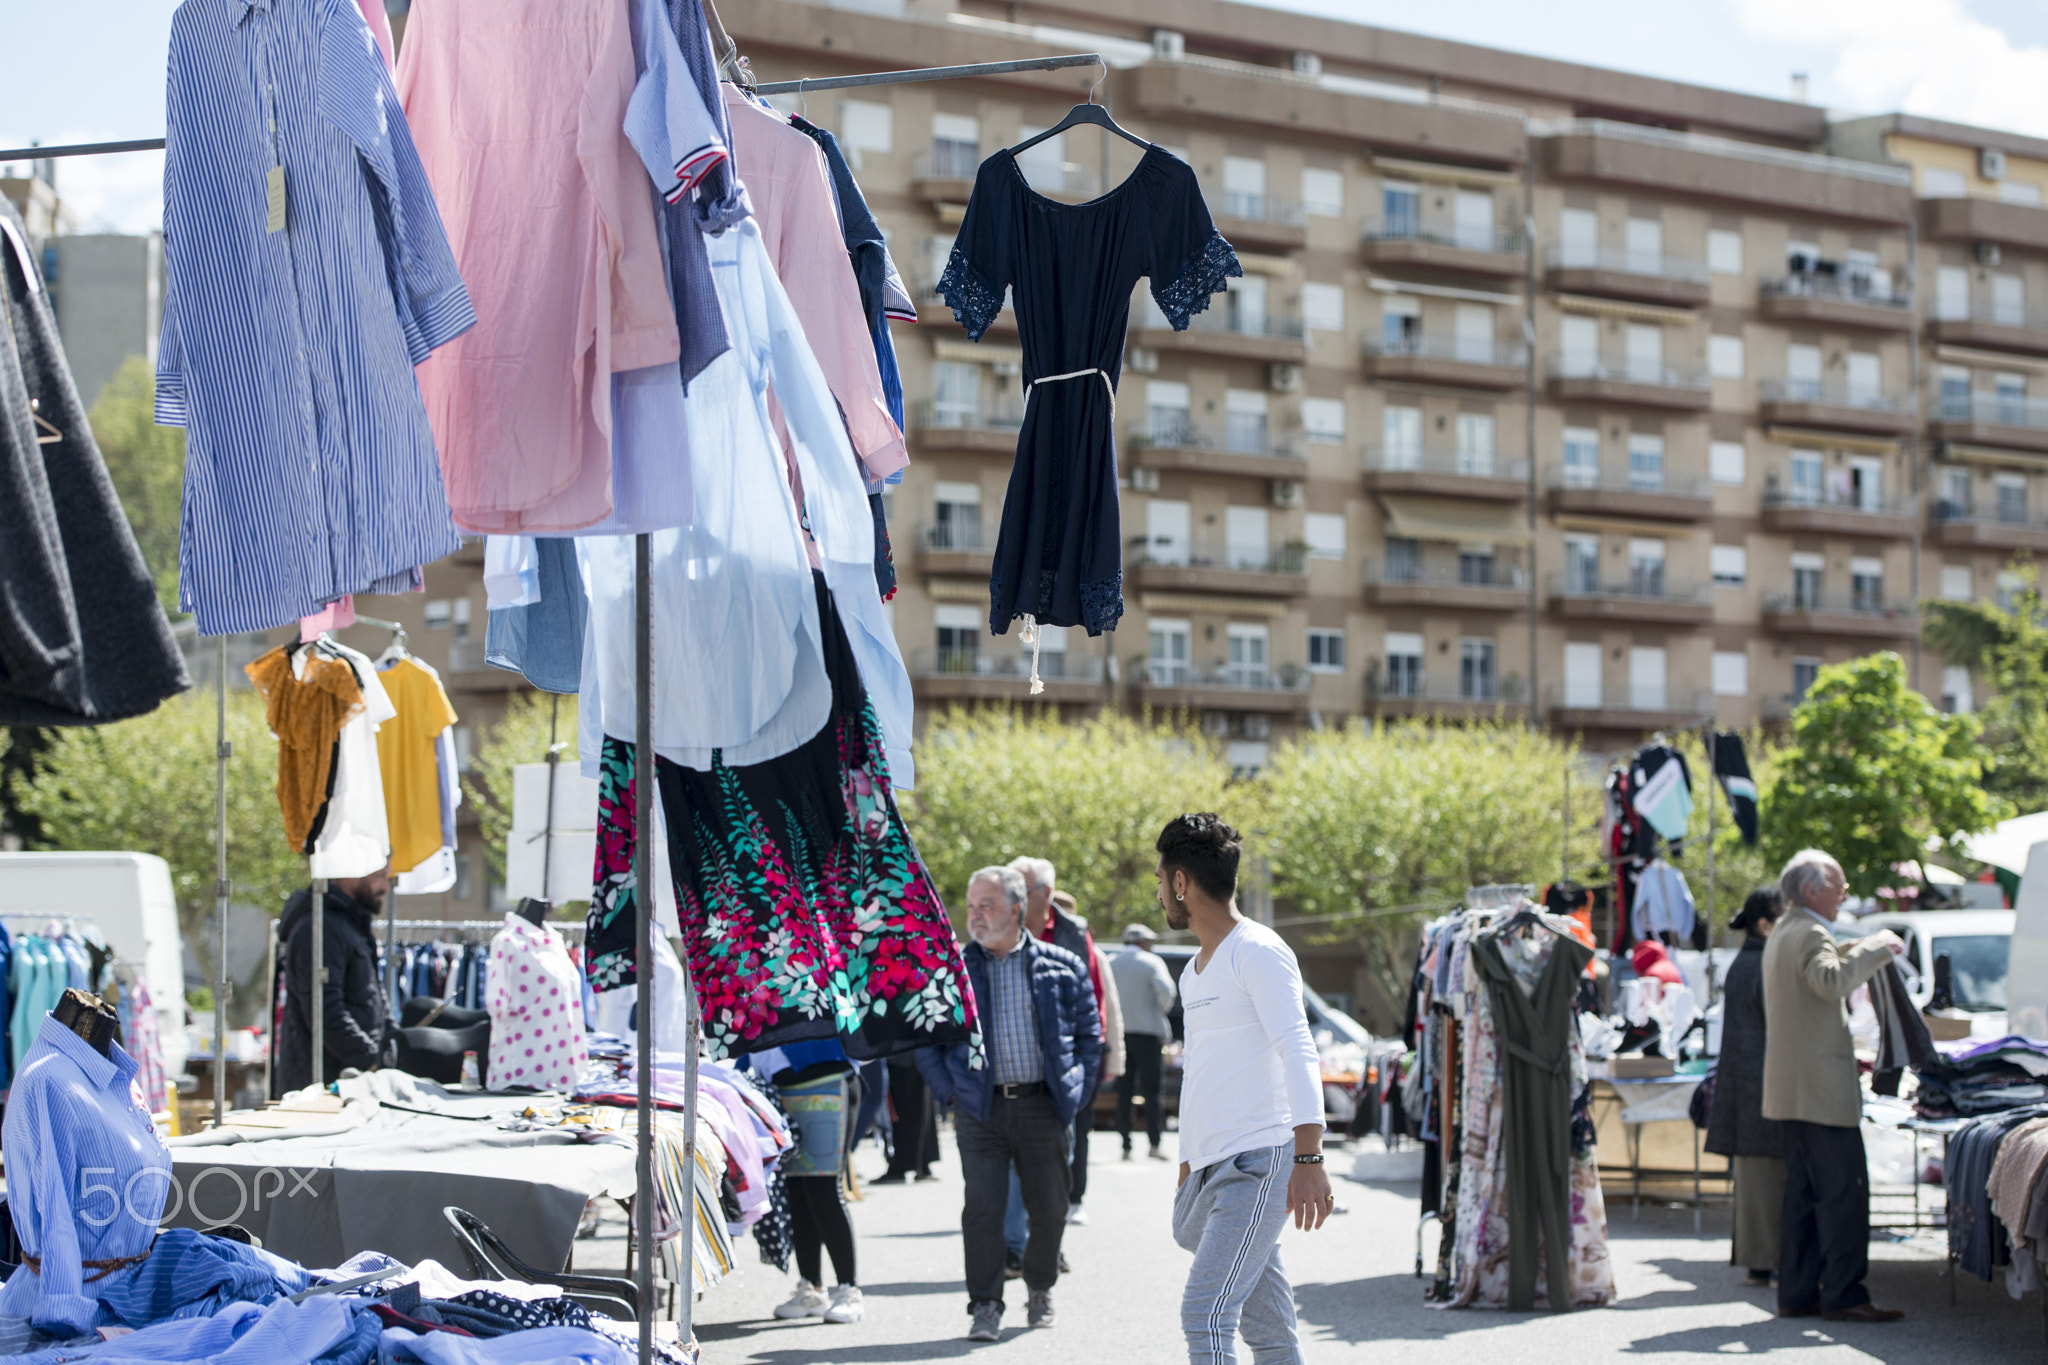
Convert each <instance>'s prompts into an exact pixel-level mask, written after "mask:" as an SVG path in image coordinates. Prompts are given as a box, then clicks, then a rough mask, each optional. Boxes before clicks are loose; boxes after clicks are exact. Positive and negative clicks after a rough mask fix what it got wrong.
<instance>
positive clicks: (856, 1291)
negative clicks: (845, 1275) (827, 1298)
mask: <svg viewBox="0 0 2048 1365" xmlns="http://www.w3.org/2000/svg"><path fill="white" fill-rule="evenodd" d="M865 1316H867V1311H866V1310H865V1309H863V1308H862V1307H861V1305H860V1286H859V1285H857V1284H835V1285H833V1286H832V1306H831V1307H830V1308H827V1309H826V1310H825V1321H827V1322H859V1321H860V1320H861V1319H862V1318H863V1317H865Z"/></svg>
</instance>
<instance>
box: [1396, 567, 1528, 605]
mask: <svg viewBox="0 0 2048 1365" xmlns="http://www.w3.org/2000/svg"><path fill="white" fill-rule="evenodd" d="M1365 595H1366V597H1367V598H1369V599H1370V600H1371V601H1372V602H1373V603H1374V604H1375V605H1377V606H1382V607H1418V608H1424V609H1431V608H1433V609H1436V610H1439V611H1526V610H1527V609H1528V606H1529V576H1528V574H1527V573H1526V572H1525V571H1524V570H1523V569H1522V568H1521V566H1520V565H1495V566H1494V567H1493V569H1492V570H1491V571H1489V572H1487V573H1484V574H1478V573H1473V572H1471V571H1469V570H1460V569H1450V568H1441V569H1439V568H1430V567H1426V566H1423V565H1419V564H1398V563H1397V564H1369V565H1367V566H1366V570H1365Z"/></svg>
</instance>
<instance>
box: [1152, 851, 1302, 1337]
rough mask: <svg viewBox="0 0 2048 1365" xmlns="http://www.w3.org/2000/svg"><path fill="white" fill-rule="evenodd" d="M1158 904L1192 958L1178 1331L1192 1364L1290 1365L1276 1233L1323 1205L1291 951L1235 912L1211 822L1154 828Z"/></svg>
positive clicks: (1232, 871)
mask: <svg viewBox="0 0 2048 1365" xmlns="http://www.w3.org/2000/svg"><path fill="white" fill-rule="evenodd" d="M1156 847H1157V849H1158V851H1159V868H1158V877H1159V903H1160V905H1161V906H1162V907H1163V908H1164V909H1165V911H1166V922H1167V924H1168V925H1169V926H1171V927H1172V928H1174V929H1189V928H1192V929H1193V930H1194V931H1195V937H1196V938H1197V939H1199V940H1200V941H1201V945H1202V946H1201V950H1200V951H1199V952H1198V953H1196V954H1195V956H1194V958H1193V959H1192V960H1191V961H1190V962H1189V963H1188V965H1187V966H1186V967H1185V968H1184V969H1183V970H1182V972H1181V978H1180V998H1181V1008H1182V1011H1183V1021H1184V1028H1185V1032H1186V1035H1187V1041H1186V1051H1185V1052H1184V1054H1183V1056H1182V1068H1183V1079H1182V1083H1181V1098H1180V1154H1181V1166H1180V1181H1181V1183H1180V1192H1179V1193H1178V1194H1177V1195H1176V1196H1175V1197H1174V1204H1173V1236H1174V1240H1175V1241H1177V1242H1179V1243H1180V1245H1181V1246H1183V1247H1185V1248H1186V1249H1187V1250H1189V1251H1192V1252H1194V1254H1195V1263H1194V1266H1193V1267H1192V1268H1191V1269H1190V1270H1189V1272H1188V1286H1187V1292H1186V1294H1185V1295H1183V1297H1182V1299H1181V1327H1182V1330H1183V1331H1185V1332H1186V1333H1187V1339H1188V1359H1189V1361H1190V1362H1191V1363H1192V1365H1231V1362H1234V1361H1235V1360H1236V1359H1237V1346H1236V1341H1237V1337H1238V1335H1239V1334H1240V1333H1242V1334H1243V1336H1244V1339H1245V1343H1246V1344H1247V1345H1248V1346H1250V1347H1251V1348H1252V1359H1253V1360H1254V1361H1256V1362H1258V1365H1298V1363H1299V1362H1300V1360H1301V1344H1300V1340H1299V1337H1298V1335H1297V1332H1296V1329H1295V1322H1294V1290H1293V1289H1292V1288H1291V1287H1290V1286H1289V1285H1288V1283H1287V1272H1286V1270H1285V1268H1284V1267H1283V1266H1282V1265H1281V1262H1280V1229H1281V1228H1283V1227H1285V1226H1286V1224H1287V1219H1288V1217H1289V1215H1290V1214H1291V1215H1292V1216H1293V1218H1294V1225H1295V1226H1296V1227H1299V1228H1305V1229H1310V1230H1313V1229H1315V1228H1319V1227H1321V1226H1322V1225H1323V1220H1324V1219H1326V1218H1328V1217H1329V1216H1330V1209H1331V1207H1332V1205H1333V1204H1334V1203H1335V1196H1333V1195H1332V1194H1331V1192H1330V1177H1329V1174H1328V1172H1327V1171H1325V1170H1324V1169H1323V1150H1322V1149H1323V1086H1322V1068H1321V1064H1320V1062H1319V1061H1318V1059H1317V1056H1316V1045H1315V1039H1314V1038H1313V1037H1312V1036H1311V1035H1310V1034H1309V1031H1308V1017H1307V1015H1306V1013H1305V1012H1304V1011H1303V1009H1302V1004H1301V968H1300V966H1299V965H1298V964H1297V963H1296V962H1295V959H1294V950H1293V949H1291V948H1289V947H1288V946H1287V944H1286V943H1285V942H1284V941H1283V940H1282V939H1281V938H1280V936H1279V935H1278V934H1275V933H1274V932H1273V931H1272V930H1271V929H1268V928H1266V927H1265V926H1264V925H1262V924H1255V923H1253V922H1252V921H1250V920H1248V919H1245V918H1244V917H1243V916H1242V915H1240V914H1239V913H1238V910H1237V862H1238V855H1239V852H1240V851H1241V844H1240V841H1239V839H1238V834H1237V831H1236V830H1234V829H1232V828H1231V827H1230V826H1229V825H1226V824H1224V823H1223V821H1222V819H1221V817H1219V816H1216V815H1213V814H1208V813H1204V814H1200V815H1181V816H1176V817H1175V818H1174V819H1173V820H1171V821H1169V822H1168V823H1167V826H1166V828H1165V830H1164V831H1162V832H1161V833H1160V835H1159V841H1158V844H1157V845H1156Z"/></svg>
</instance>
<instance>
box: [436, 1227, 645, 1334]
mask: <svg viewBox="0 0 2048 1365" xmlns="http://www.w3.org/2000/svg"><path fill="white" fill-rule="evenodd" d="M441 1216H442V1217H444V1218H446V1219H447V1220H448V1226H449V1227H451V1228H453V1229H454V1230H455V1237H456V1240H458V1241H460V1242H461V1243H462V1249H463V1250H464V1251H465V1252H467V1253H468V1255H469V1271H470V1274H471V1275H472V1276H474V1277H475V1278H476V1279H479V1280H518V1281H520V1282H521V1283H524V1284H553V1285H560V1286H561V1288H562V1294H563V1296H564V1297H566V1298H569V1299H573V1300H574V1301H576V1302H577V1303H580V1304H582V1305H583V1306H584V1307H585V1308H588V1309H589V1310H590V1311H591V1312H593V1313H602V1314H604V1315H605V1316H606V1317H608V1318H616V1319H618V1320H620V1321H622V1322H637V1321H638V1320H639V1318H640V1290H639V1287H638V1286H637V1285H635V1284H634V1283H633V1282H632V1281H631V1280H619V1279H614V1278H612V1277H611V1276H609V1275H567V1274H550V1273H548V1272H547V1271H543V1270H536V1269H534V1268H533V1267H532V1266H530V1265H528V1264H527V1263H526V1262H524V1261H522V1260H520V1259H519V1258H518V1257H517V1256H515V1255H513V1254H512V1249H511V1248H510V1247H508V1246H506V1245H505V1240H504V1239H503V1238H502V1237H500V1236H498V1234H497V1233H495V1232H492V1231H491V1230H490V1228H489V1227H488V1226H486V1225H485V1223H484V1220H483V1219H481V1218H479V1217H477V1216H476V1215H475V1214H473V1213H471V1212H470V1211H469V1210H467V1209H459V1208H456V1207H455V1206H454V1205H453V1204H450V1205H448V1206H447V1207H445V1208H443V1209H442V1210H441Z"/></svg>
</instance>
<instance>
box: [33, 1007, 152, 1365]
mask: <svg viewBox="0 0 2048 1365" xmlns="http://www.w3.org/2000/svg"><path fill="white" fill-rule="evenodd" d="M108 1051H109V1053H110V1055H109V1056H104V1057H103V1056H101V1055H100V1053H99V1052H98V1050H97V1049H95V1048H94V1047H93V1045H92V1044H91V1043H88V1042H86V1041H85V1040H84V1039H83V1038H80V1037H79V1036H78V1035H77V1034H75V1033H73V1032H72V1031H71V1030H70V1029H68V1028H66V1027H64V1026H63V1025H62V1024H60V1023H58V1022H57V1020H56V1019H55V1017H53V1016H51V1015H49V1014H45V1015H43V1016H42V1025H41V1032H40V1033H39V1034H38V1036H37V1038H36V1041H35V1045H34V1046H33V1047H31V1048H30V1049H29V1050H28V1054H27V1056H25V1057H24V1058H23V1059H22V1064H21V1071H20V1073H19V1074H18V1075H17V1076H16V1077H15V1079H14V1087H13V1089H12V1090H11V1091H10V1092H9V1094H8V1097H7V1119H6V1125H5V1128H4V1131H0V1146H4V1148H5V1150H6V1152H7V1200H8V1208H9V1212H10V1213H11V1214H12V1215H13V1218H14V1227H15V1231H16V1232H17V1233H18V1234H19V1235H20V1237H21V1245H22V1250H23V1251H24V1252H25V1253H27V1254H28V1255H30V1256H34V1257H37V1258H38V1259H39V1260H40V1261H41V1262H42V1270H41V1273H40V1274H39V1273H37V1272H36V1271H35V1270H33V1269H31V1268H30V1267H29V1266H28V1265H27V1264H26V1263H23V1264H22V1266H21V1267H20V1268H19V1269H17V1270H16V1271H15V1272H14V1274H13V1275H12V1276H11V1277H10V1278H9V1279H8V1281H7V1284H6V1285H5V1287H0V1316H5V1317H25V1318H29V1319H31V1320H32V1321H33V1322H34V1323H35V1325H36V1326H37V1327H40V1328H43V1329H44V1330H46V1331H52V1332H55V1331H60V1330H64V1329H69V1330H70V1331H71V1332H72V1333H74V1334H76V1333H79V1332H83V1331H86V1330H87V1329H88V1328H91V1327H93V1326H95V1325H97V1324H98V1323H99V1322H100V1321H101V1313H100V1307H99V1303H98V1298H97V1295H98V1294H99V1293H101V1292H104V1291H105V1290H107V1289H109V1288H111V1287H113V1286H114V1285H117V1284H119V1283H121V1282H122V1281H123V1280H124V1278H125V1277H129V1276H132V1275H133V1274H134V1267H128V1268H126V1269H123V1270H117V1271H115V1272H113V1274H111V1275H104V1276H101V1277H100V1278H99V1279H97V1280H96V1281H94V1282H93V1283H90V1284H88V1283H86V1281H85V1276H86V1275H87V1274H88V1273H92V1272H87V1271H85V1270H84V1268H83V1267H82V1266H81V1264H80V1263H81V1262H82V1261H99V1260H114V1259H118V1258H120V1257H123V1256H133V1255H135V1254H136V1253H138V1252H142V1251H147V1250H148V1249H149V1247H150V1244H151V1243H152V1242H154V1241H155V1240H156V1229H157V1223H158V1221H159V1220H160V1219H161V1218H162V1216H163V1208H164V1198H165V1195H166V1194H167V1193H168V1191H169V1189H170V1183H171V1154H170V1151H169V1150H168V1149H167V1148H165V1146H164V1143H163V1139H162V1138H160V1137H158V1136H157V1132H156V1126H155V1125H154V1124H152V1123H151V1122H150V1120H149V1113H148V1111H147V1110H146V1109H144V1108H143V1106H142V1104H141V1101H140V1099H139V1097H138V1095H137V1093H136V1091H135V1069H136V1068H135V1059H134V1058H133V1057H130V1056H129V1055H128V1054H127V1052H125V1051H124V1050H123V1049H122V1047H121V1045H120V1044H119V1043H114V1044H111V1045H110V1046H109V1049H108Z"/></svg>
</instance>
